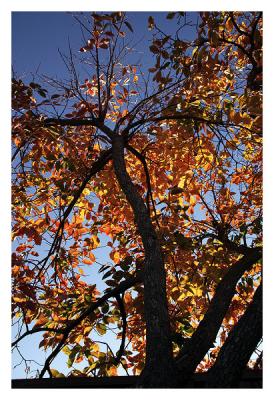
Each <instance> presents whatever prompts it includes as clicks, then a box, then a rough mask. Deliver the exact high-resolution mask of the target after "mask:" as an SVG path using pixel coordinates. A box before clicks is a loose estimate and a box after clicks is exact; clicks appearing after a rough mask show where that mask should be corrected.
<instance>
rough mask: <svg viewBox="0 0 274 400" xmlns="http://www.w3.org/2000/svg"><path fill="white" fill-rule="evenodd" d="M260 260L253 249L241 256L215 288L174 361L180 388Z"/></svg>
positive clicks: (214, 336)
mask: <svg viewBox="0 0 274 400" xmlns="http://www.w3.org/2000/svg"><path fill="white" fill-rule="evenodd" d="M261 257H262V252H261V250H260V249H254V252H253V253H250V254H248V255H245V256H243V257H242V258H241V259H240V260H239V261H237V262H236V263H235V264H233V265H232V266H231V267H230V269H229V270H228V272H227V273H226V275H225V276H224V277H223V279H222V280H221V282H220V283H219V284H218V286H217V289H216V292H215V294H214V297H213V299H212V300H211V302H210V304H209V307H208V310H207V312H206V314H205V316H204V318H203V320H202V321H201V322H200V324H199V326H198V328H197V329H196V331H195V332H194V333H193V335H192V337H191V339H190V340H189V341H188V342H187V343H186V345H185V346H184V347H183V349H182V351H181V353H180V354H179V357H178V359H177V364H178V367H179V370H180V374H181V384H187V381H188V380H189V378H190V376H191V375H192V374H193V373H194V371H195V369H196V367H197V365H198V364H199V363H200V362H201V360H202V359H203V358H204V356H205V355H206V353H207V352H208V350H209V349H210V348H211V347H213V343H214V341H215V339H216V336H217V333H218V331H219V329H220V326H221V323H222V320H223V318H224V316H225V314H226V312H227V311H228V308H229V305H230V303H231V300H232V298H233V296H234V294H235V289H236V285H237V282H238V280H239V279H240V278H241V276H242V275H243V273H244V272H245V271H248V270H249V269H251V267H252V265H253V264H254V263H255V262H257V261H259V260H260V258H261Z"/></svg>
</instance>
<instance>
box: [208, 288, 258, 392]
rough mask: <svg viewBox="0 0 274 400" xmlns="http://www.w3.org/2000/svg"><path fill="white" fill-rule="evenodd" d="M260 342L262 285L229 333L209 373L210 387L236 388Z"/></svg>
mask: <svg viewBox="0 0 274 400" xmlns="http://www.w3.org/2000/svg"><path fill="white" fill-rule="evenodd" d="M261 338H262V284H261V285H260V286H259V288H258V289H257V290H256V293H255V295H254V298H253V301H252V302H251V304H250V305H249V306H248V308H247V310H246V312H245V313H244V315H243V316H242V317H241V319H240V321H239V322H238V324H237V325H236V326H235V327H234V328H233V329H232V331H231V332H230V333H229V335H228V338H227V340H226V341H225V344H224V345H223V346H222V348H221V350H220V353H219V355H218V357H217V360H216V362H215V364H214V365H213V367H212V368H211V370H210V372H209V387H214V388H233V387H237V386H238V384H239V381H240V379H241V377H242V373H243V371H244V369H245V367H246V365H247V363H248V361H249V360H250V357H251V355H252V353H253V351H254V350H255V348H256V346H257V344H258V342H259V341H260V339H261Z"/></svg>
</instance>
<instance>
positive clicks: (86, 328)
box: [84, 326, 92, 335]
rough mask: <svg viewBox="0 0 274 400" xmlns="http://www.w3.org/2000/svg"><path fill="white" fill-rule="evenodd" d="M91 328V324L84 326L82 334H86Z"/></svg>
mask: <svg viewBox="0 0 274 400" xmlns="http://www.w3.org/2000/svg"><path fill="white" fill-rule="evenodd" d="M91 329H92V326H86V327H85V329H84V335H88V334H89V332H90V331H91Z"/></svg>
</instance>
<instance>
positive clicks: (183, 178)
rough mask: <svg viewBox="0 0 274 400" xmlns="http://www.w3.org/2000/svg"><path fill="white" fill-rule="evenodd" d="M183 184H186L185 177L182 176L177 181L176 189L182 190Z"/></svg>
mask: <svg viewBox="0 0 274 400" xmlns="http://www.w3.org/2000/svg"><path fill="white" fill-rule="evenodd" d="M185 183H186V177H185V176H182V178H181V179H180V180H179V183H178V187H179V188H180V189H184V187H185Z"/></svg>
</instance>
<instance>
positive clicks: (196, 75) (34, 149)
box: [12, 12, 262, 387]
mask: <svg viewBox="0 0 274 400" xmlns="http://www.w3.org/2000/svg"><path fill="white" fill-rule="evenodd" d="M190 17H191V15H190V16H189V15H187V14H185V13H182V12H180V13H169V14H168V15H167V19H168V20H172V21H170V22H169V23H170V24H172V23H174V21H175V20H176V24H177V26H178V30H177V31H176V33H175V34H174V35H170V34H166V33H165V32H164V31H163V30H162V29H160V27H159V26H158V25H157V21H155V20H154V19H153V17H150V18H149V20H148V28H149V29H150V30H152V33H153V40H152V43H150V46H149V48H150V52H151V53H152V54H153V55H154V57H155V65H154V66H152V67H151V68H149V71H144V70H142V68H141V66H140V64H138V63H135V62H134V61H132V60H133V56H134V47H132V46H130V43H131V42H130V37H131V36H130V35H131V33H132V32H133V29H134V27H133V26H132V25H131V23H130V22H129V20H128V18H127V15H126V14H125V13H123V12H115V13H107V14H104V13H93V14H92V15H91V16H90V18H89V19H88V20H87V19H86V15H83V16H81V15H80V16H75V18H76V19H77V21H78V22H79V24H80V26H81V28H82V33H83V36H84V38H85V43H84V44H83V47H82V48H81V49H80V54H81V57H80V63H81V64H82V65H85V66H87V67H88V69H89V72H88V73H87V72H86V76H85V77H83V78H82V74H81V73H80V72H77V67H78V64H77V59H76V57H75V56H74V55H73V53H72V50H70V52H69V55H63V54H62V57H63V60H64V62H65V63H66V66H67V68H68V71H69V72H70V77H71V79H70V80H69V81H65V80H64V81H63V82H61V81H57V80H55V79H53V78H51V79H49V78H47V79H44V81H43V82H40V83H37V82H30V83H26V82H23V81H22V80H21V79H20V78H16V77H14V78H13V82H12V94H13V118H12V119H13V132H12V138H13V143H14V144H13V150H14V151H13V166H14V179H13V238H14V239H15V240H16V245H15V251H14V253H13V254H12V260H13V268H12V273H13V308H12V317H13V319H14V324H16V325H17V326H18V333H17V335H16V337H15V339H14V341H13V346H14V348H15V349H18V348H19V346H20V344H21V343H23V339H24V338H25V337H26V336H28V335H33V334H36V333H38V332H40V333H41V332H42V333H43V338H42V340H41V343H40V347H43V348H45V349H51V352H50V354H49V355H48V357H47V359H46V361H45V364H44V366H43V368H42V369H41V371H40V377H44V376H45V374H46V373H48V374H49V376H60V375H61V374H60V373H59V372H58V371H56V370H53V369H51V363H52V361H53V360H54V358H55V357H56V356H57V355H58V354H59V352H60V351H63V352H64V353H65V354H66V355H67V356H68V366H69V367H72V365H73V364H74V365H75V364H77V363H81V361H85V362H86V363H87V364H86V366H85V368H84V369H81V370H79V369H76V368H74V369H73V370H72V372H71V374H72V375H80V376H110V375H116V374H117V368H118V367H119V366H121V367H123V368H124V369H125V370H126V371H132V372H133V373H134V374H137V375H139V374H140V380H139V385H140V386H141V387H185V386H187V384H188V381H189V379H190V378H191V376H192V374H193V373H194V372H195V371H206V370H209V373H208V377H209V378H208V385H209V386H211V387H218V386H220V384H221V385H222V386H223V387H233V386H235V385H237V382H238V381H239V379H240V376H241V373H242V372H243V370H244V369H245V368H246V365H247V363H248V361H249V360H250V357H251V355H252V353H253V352H254V350H256V348H257V346H258V343H259V342H260V340H261V336H262V323H261V318H262V315H261V314H262V313H261V311H262V310H261V258H262V247H261V241H262V229H261V225H262V210H261V152H262V145H261V142H262V127H261V121H262V117H261V104H262V100H261V97H262V93H261V88H262V15H261V13H258V12H245V13H243V12H235V13H232V12H210V13H208V12H207V13H200V14H199V15H198V16H197V18H198V25H197V26H198V28H197V31H195V32H194V28H193V27H192V28H191V29H192V33H195V35H196V36H195V38H193V39H191V40H186V39H185V36H184V32H185V30H187V29H189V27H191V26H192V24H191V22H190V19H189V18H190ZM127 37H129V39H127ZM52 110H53V111H52ZM65 113H66V114H65ZM106 237H107V239H106ZM104 242H106V247H108V248H109V252H110V253H109V257H110V259H111V260H112V263H108V264H106V265H101V267H100V269H99V272H98V270H97V269H96V267H95V266H96V265H97V266H98V264H99V263H100V259H98V258H97V259H96V255H95V254H96V248H98V247H100V244H101V243H104ZM101 273H103V274H104V275H103V277H102V279H103V280H104V281H105V284H106V289H105V291H104V292H103V293H100V292H99V290H98V289H97V287H96V284H95V280H96V279H98V277H97V278H96V275H97V274H101ZM88 274H91V275H90V276H91V278H90V277H89V278H88V277H87V275H88ZM100 276H101V275H100ZM257 288H258V289H257ZM254 293H255V294H254ZM114 325H115V326H116V328H118V334H117V338H119V339H120V342H121V344H120V348H119V350H118V351H117V352H116V354H115V353H114V352H113V351H112V349H111V348H110V346H109V345H107V347H106V348H107V350H106V351H103V348H102V347H103V346H102V345H100V346H99V344H98V341H96V340H95V339H94V332H97V333H99V334H100V335H104V334H105V333H106V331H107V329H110V328H111V327H113V326H114ZM128 343H130V345H129V344H128ZM144 360H145V361H144Z"/></svg>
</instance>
